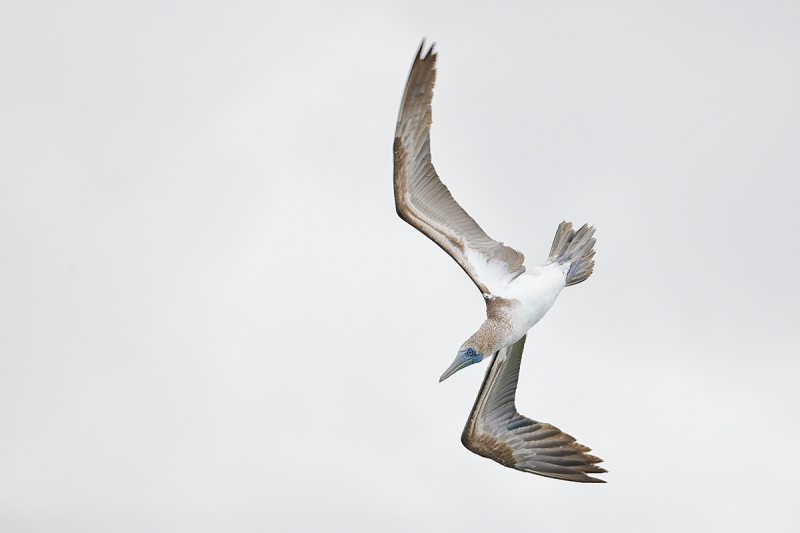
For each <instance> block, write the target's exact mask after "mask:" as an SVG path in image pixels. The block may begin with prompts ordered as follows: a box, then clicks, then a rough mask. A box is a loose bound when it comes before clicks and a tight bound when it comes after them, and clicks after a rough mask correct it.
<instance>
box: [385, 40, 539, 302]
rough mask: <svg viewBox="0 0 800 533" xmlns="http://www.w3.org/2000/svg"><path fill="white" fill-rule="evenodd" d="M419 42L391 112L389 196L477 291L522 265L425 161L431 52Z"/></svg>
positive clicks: (510, 275)
mask: <svg viewBox="0 0 800 533" xmlns="http://www.w3.org/2000/svg"><path fill="white" fill-rule="evenodd" d="M424 45H425V43H423V45H422V47H420V49H419V52H418V53H417V57H416V58H415V60H414V65H413V66H412V67H411V73H410V74H409V76H408V83H407V85H406V91H405V94H404V95H403V102H402V105H401V107H400V113H399V116H398V118H397V128H396V130H395V139H394V197H395V205H396V207H397V214H398V215H400V217H401V218H402V219H403V220H405V221H406V222H408V223H409V224H411V225H412V226H414V227H415V228H417V229H418V230H419V231H421V232H422V233H424V234H425V235H427V236H428V237H429V238H430V239H431V240H432V241H434V242H435V243H436V244H438V245H439V246H440V247H441V248H442V249H443V250H444V251H445V252H447V253H448V254H450V256H451V257H452V258H453V259H455V260H456V262H457V263H458V264H459V265H460V266H461V268H463V269H464V271H465V272H466V273H467V274H468V275H469V277H470V278H472V281H474V282H475V284H476V285H477V286H478V288H479V289H480V290H481V292H483V293H493V292H494V291H495V290H496V289H498V288H499V287H503V286H505V285H507V284H508V283H510V282H511V281H512V280H513V279H514V278H516V277H517V276H519V275H520V274H522V273H523V272H524V271H525V267H524V266H523V264H522V263H523V262H524V260H525V256H524V255H522V254H521V253H520V252H518V251H516V250H514V249H513V248H510V247H508V246H505V245H504V244H503V243H501V242H497V241H495V240H494V239H492V238H490V237H489V236H488V235H486V233H485V232H484V231H483V230H482V229H481V227H480V226H479V225H478V224H477V223H476V222H475V220H474V219H473V218H472V217H470V216H469V214H467V212H466V211H464V209H463V208H462V207H461V206H460V205H458V203H457V202H456V201H455V199H454V198H453V196H452V195H451V194H450V191H449V190H448V189H447V187H446V186H445V185H444V183H442V181H441V180H440V179H439V176H438V175H437V174H436V169H434V168H433V163H432V162H431V151H430V150H431V139H430V128H431V121H432V119H431V100H432V99H433V84H434V81H435V79H436V70H435V68H434V67H435V65H436V53H435V52H433V50H432V48H433V47H431V49H430V50H428V53H427V55H426V56H425V57H423V56H422V51H423V47H424Z"/></svg>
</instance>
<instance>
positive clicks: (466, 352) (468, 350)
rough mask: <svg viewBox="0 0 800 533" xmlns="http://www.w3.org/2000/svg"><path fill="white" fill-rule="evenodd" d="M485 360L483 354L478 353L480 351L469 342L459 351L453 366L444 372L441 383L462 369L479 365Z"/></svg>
mask: <svg viewBox="0 0 800 533" xmlns="http://www.w3.org/2000/svg"><path fill="white" fill-rule="evenodd" d="M482 359H483V352H482V351H480V352H479V351H478V349H477V348H476V347H475V346H474V345H472V344H471V343H470V342H469V341H467V342H465V343H464V344H463V345H462V346H461V349H460V350H458V354H457V355H456V358H455V360H453V364H451V365H450V366H449V367H448V368H447V370H445V371H444V374H442V377H440V378H439V383H441V382H442V381H444V380H446V379H447V378H449V377H450V376H452V375H453V374H455V373H456V372H458V371H459V370H461V369H462V368H465V367H468V366H469V365H473V364H475V363H479V362H480V361H481V360H482Z"/></svg>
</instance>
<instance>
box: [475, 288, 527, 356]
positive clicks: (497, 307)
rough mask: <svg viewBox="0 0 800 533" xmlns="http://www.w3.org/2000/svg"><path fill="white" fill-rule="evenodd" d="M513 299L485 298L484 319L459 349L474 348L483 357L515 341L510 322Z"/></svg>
mask: <svg viewBox="0 0 800 533" xmlns="http://www.w3.org/2000/svg"><path fill="white" fill-rule="evenodd" d="M513 307H514V300H508V299H505V298H497V297H493V298H487V299H486V320H484V321H483V324H481V327H480V328H478V331H476V332H475V333H474V334H473V335H472V336H471V337H470V338H469V339H467V342H465V343H464V344H463V345H462V346H461V349H462V350H463V349H466V348H469V347H471V348H474V349H475V350H476V351H477V352H478V353H480V354H483V357H484V359H486V358H488V357H491V356H492V355H494V354H495V353H497V351H498V350H501V349H503V348H505V347H507V346H510V345H511V344H513V343H514V342H515V340H516V339H514V338H513V337H514V331H513V329H514V328H513V324H512V318H511V317H512V309H513Z"/></svg>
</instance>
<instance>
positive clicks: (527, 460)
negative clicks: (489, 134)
mask: <svg viewBox="0 0 800 533" xmlns="http://www.w3.org/2000/svg"><path fill="white" fill-rule="evenodd" d="M423 51H424V42H423V44H422V46H420V49H419V52H418V53H417V57H416V58H415V61H414V64H413V66H412V68H411V73H410V74H409V77H408V83H407V85H406V89H405V93H404V94H403V101H402V104H401V107H400V113H399V115H398V119H397V126H396V129H395V139H394V197H395V206H396V208H397V214H398V215H399V216H400V217H401V218H402V219H403V220H405V221H406V222H408V223H409V224H411V225H412V226H413V227H415V228H416V229H417V230H419V231H420V232H422V233H423V234H424V235H426V236H427V237H428V238H430V239H431V240H432V241H433V242H435V243H436V244H437V245H439V246H440V247H441V248H442V249H443V250H444V251H445V252H447V253H448V254H449V255H450V256H451V257H452V258H453V259H454V260H455V261H456V262H457V263H458V264H459V266H461V268H462V269H463V270H464V271H465V272H466V273H467V275H469V277H470V278H471V279H472V281H473V282H474V283H475V285H476V286H477V287H478V289H479V290H480V291H481V293H483V296H484V298H485V301H486V320H485V321H484V322H483V324H481V327H480V328H479V329H478V331H476V332H475V334H473V335H472V336H471V337H470V338H469V339H467V341H466V342H465V343H464V344H463V345H462V346H461V349H460V350H459V353H458V356H457V357H456V360H455V361H454V362H453V364H452V365H451V366H450V368H449V369H448V370H447V371H446V372H445V374H444V375H443V376H442V378H441V380H443V379H446V378H447V377H448V376H450V375H452V374H453V373H455V372H457V371H458V370H460V369H461V368H464V367H466V366H468V365H470V364H473V363H476V362H479V361H480V360H481V359H482V358H483V359H488V358H492V356H493V360H492V361H491V363H490V365H489V368H488V370H487V372H486V377H485V379H484V381H483V384H482V385H481V389H480V392H479V393H478V397H477V398H476V400H475V404H474V406H473V409H472V412H471V413H470V416H469V419H468V420H467V424H466V426H465V428H464V432H463V434H462V436H461V441H462V442H463V444H464V446H466V447H467V448H468V449H469V450H471V451H473V452H474V453H476V454H478V455H481V456H483V457H488V458H490V459H492V460H494V461H497V462H498V463H500V464H501V465H503V466H507V467H509V468H514V469H516V470H521V471H524V472H531V473H534V474H539V475H543V476H548V477H553V478H558V479H564V480H569V481H580V482H600V483H602V482H603V481H602V480H599V479H596V478H593V477H590V476H588V475H586V474H587V473H601V472H605V470H604V469H602V468H600V467H598V466H596V463H599V462H600V459H598V458H597V457H594V456H592V455H589V454H587V453H586V452H588V451H589V448H587V447H586V446H583V445H582V444H578V443H577V442H575V439H574V438H572V437H571V436H569V435H567V434H566V433H564V432H562V431H561V430H559V429H558V428H556V427H554V426H551V425H550V424H546V423H542V422H536V421H535V420H531V419H529V418H526V417H524V416H522V415H520V414H519V413H518V412H517V410H516V406H515V394H516V388H517V380H518V377H519V368H520V361H521V359H522V349H523V346H524V344H525V336H526V333H527V331H528V330H529V329H530V328H531V327H532V326H533V325H534V324H535V323H536V322H538V320H540V319H541V317H542V316H544V314H545V313H546V312H547V311H548V310H549V309H550V307H551V306H552V304H553V302H554V301H555V299H556V297H557V296H558V294H559V293H560V292H561V290H562V289H563V288H564V287H565V286H567V285H574V284H577V283H580V282H581V281H583V280H585V279H586V278H588V277H589V275H591V273H592V269H593V266H594V261H593V260H592V258H593V256H594V251H593V248H592V247H593V246H594V243H595V241H594V238H593V236H592V235H593V233H594V228H593V227H591V226H588V225H584V226H583V227H581V228H580V229H579V230H577V231H575V230H573V229H572V224H571V223H569V222H562V223H561V224H560V225H559V227H558V231H557V232H556V236H555V239H554V240H553V245H552V247H551V250H550V256H549V259H548V261H547V262H546V263H544V264H543V265H540V266H539V267H536V268H534V269H533V271H532V272H530V273H525V270H526V269H525V266H524V265H523V262H524V259H525V257H524V255H523V254H522V253H520V252H518V251H516V250H514V249H513V248H510V247H508V246H505V245H504V244H503V243H501V242H498V241H495V240H493V239H492V238H490V237H489V236H488V235H487V234H486V233H485V232H484V231H483V230H482V229H481V227H480V226H479V225H478V224H477V223H476V222H475V220H473V219H472V217H470V216H469V215H468V214H467V212H466V211H465V210H464V209H462V208H461V206H460V205H458V203H456V201H455V200H454V199H453V196H452V195H451V194H450V191H449V190H448V189H447V187H446V186H445V185H444V184H443V183H442V182H441V180H440V179H439V176H438V175H437V173H436V170H435V169H434V167H433V163H432V162H431V152H430V127H431V123H432V118H431V116H432V115H431V100H432V98H433V85H434V82H435V80H436V70H435V64H436V53H434V52H433V47H431V48H430V49H429V50H428V53H427V54H425V55H423Z"/></svg>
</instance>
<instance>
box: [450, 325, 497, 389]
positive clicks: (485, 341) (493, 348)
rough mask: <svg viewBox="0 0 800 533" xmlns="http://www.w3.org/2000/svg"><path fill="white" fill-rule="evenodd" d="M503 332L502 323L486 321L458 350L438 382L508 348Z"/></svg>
mask: <svg viewBox="0 0 800 533" xmlns="http://www.w3.org/2000/svg"><path fill="white" fill-rule="evenodd" d="M503 332H504V328H503V327H502V323H500V322H498V321H497V320H494V319H492V318H488V319H486V321H485V322H484V323H483V324H481V327H480V328H478V331H476V332H475V333H474V334H473V335H472V337H470V338H469V339H467V342H465V343H464V344H462V345H461V348H459V349H458V354H457V355H456V358H455V360H454V361H453V364H451V365H450V366H449V367H448V368H447V370H445V371H444V374H442V377H441V378H439V382H440V383H441V382H442V381H444V380H446V379H447V378H449V377H450V376H452V375H453V374H455V373H456V372H458V371H459V370H461V369H462V368H466V367H468V366H469V365H474V364H475V363H480V362H481V361H482V360H483V358H484V357H489V356H491V355H494V354H495V352H497V350H499V349H500V348H502V347H503V346H508V345H509V344H510V343H508V342H506V341H508V339H506V338H505V337H504V336H503Z"/></svg>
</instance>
